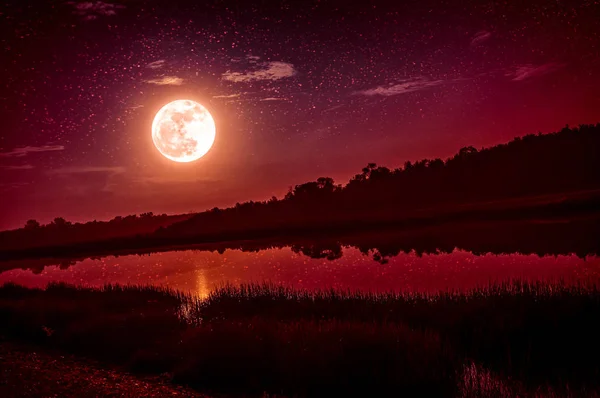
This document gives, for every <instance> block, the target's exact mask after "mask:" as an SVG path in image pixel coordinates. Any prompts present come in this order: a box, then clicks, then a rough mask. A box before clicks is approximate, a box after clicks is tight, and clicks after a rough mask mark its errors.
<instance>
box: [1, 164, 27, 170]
mask: <svg viewBox="0 0 600 398" xmlns="http://www.w3.org/2000/svg"><path fill="white" fill-rule="evenodd" d="M33 168H34V167H33V166H32V165H30V164H21V165H16V166H0V169H1V170H31V169H33Z"/></svg>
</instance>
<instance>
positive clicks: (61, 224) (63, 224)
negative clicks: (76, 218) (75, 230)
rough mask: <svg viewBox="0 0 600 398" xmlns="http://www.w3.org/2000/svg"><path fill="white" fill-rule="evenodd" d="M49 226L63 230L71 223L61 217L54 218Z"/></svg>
mask: <svg viewBox="0 0 600 398" xmlns="http://www.w3.org/2000/svg"><path fill="white" fill-rule="evenodd" d="M51 224H52V225H54V226H55V227H58V228H65V227H68V226H69V225H71V222H69V221H67V220H65V219H64V218H63V217H56V218H55V219H54V220H52V223H51Z"/></svg>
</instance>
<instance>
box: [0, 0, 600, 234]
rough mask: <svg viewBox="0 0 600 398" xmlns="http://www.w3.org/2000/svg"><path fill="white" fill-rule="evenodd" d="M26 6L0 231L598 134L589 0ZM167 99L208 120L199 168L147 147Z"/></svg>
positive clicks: (1, 177) (596, 9) (5, 135)
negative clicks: (568, 133)
mask: <svg viewBox="0 0 600 398" xmlns="http://www.w3.org/2000/svg"><path fill="white" fill-rule="evenodd" d="M34 3H35V2H24V1H16V0H12V1H10V0H9V1H8V2H6V1H5V2H4V3H3V4H2V5H0V17H1V18H2V20H3V22H2V24H1V28H0V30H1V35H0V40H1V41H2V46H1V50H0V51H2V55H1V56H0V70H1V71H2V80H1V81H0V97H1V98H2V101H1V102H0V115H1V120H2V130H1V131H2V132H1V134H0V201H1V205H0V229H7V228H15V227H19V226H21V225H23V224H24V222H25V221H26V220H27V219H29V218H35V219H38V220H39V221H40V222H43V223H46V222H48V221H50V220H51V219H52V218H54V217H57V216H62V217H65V218H67V219H68V220H72V221H87V220H92V219H98V220H104V219H110V218H112V217H114V216H115V215H127V214H133V213H141V212H147V211H153V212H154V213H163V212H164V213H183V212H188V211H190V210H194V211H201V210H204V209H206V208H210V207H214V206H228V205H232V204H234V203H235V202H238V201H240V202H241V201H246V200H250V199H254V200H257V199H261V200H262V199H267V198H269V197H270V196H272V195H276V196H281V195H283V194H284V193H285V192H286V191H287V189H288V187H289V186H290V185H294V184H298V183H302V182H305V181H309V180H314V179H316V178H317V177H320V176H330V177H333V178H335V179H336V181H337V182H338V183H345V182H347V180H348V179H349V178H350V177H351V176H352V175H354V174H355V173H356V172H358V171H359V170H360V169H361V168H362V167H363V166H364V165H365V164H366V163H367V162H376V163H378V164H381V165H386V166H388V167H396V166H399V165H401V164H403V163H404V162H405V161H406V160H416V159H420V158H434V157H442V158H445V157H447V156H450V155H451V154H453V153H454V152H456V151H457V150H458V149H459V148H461V147H464V146H467V145H473V146H475V147H482V146H491V145H494V144H498V143H502V142H506V141H509V140H510V139H512V138H513V137H515V136H520V135H524V134H528V133H537V132H551V131H555V130H559V129H560V128H562V127H563V126H564V125H566V124H569V125H577V124H581V123H596V122H599V121H600V3H599V2H597V1H595V0H582V1H542V0H532V1H504V2H479V1H464V0H460V1H458V0H449V1H446V2H443V3H440V2H439V1H431V0H421V1H404V2H382V1H377V0H376V1H371V2H368V3H362V4H361V5H360V6H359V5H356V6H350V5H349V3H350V2H348V1H283V2H281V1H262V2H252V1H250V2H244V3H243V6H240V5H238V2H234V1H228V0H225V1H210V0H209V1H203V2H198V1H180V0H172V1H168V2H165V1H158V0H140V1H125V0H116V1H114V2H113V1H111V2H103V1H96V2H81V1H77V0H74V1H65V2H62V1H57V2H38V3H39V4H34ZM253 4H255V5H253ZM175 99H192V100H196V101H198V102H200V103H201V104H203V105H204V106H205V107H206V108H208V109H209V110H210V112H211V113H212V115H213V117H214V119H215V122H216V128H217V136H216V141H215V144H214V146H213V147H212V149H211V151H210V152H209V153H208V154H207V155H205V156H204V157H203V158H201V159H200V160H198V161H195V162H191V163H176V162H172V161H170V160H168V159H166V158H164V157H163V156H162V155H161V154H160V153H159V152H158V151H157V150H156V148H155V147H154V145H153V143H152V138H151V124H152V119H153V117H154V115H155V114H156V112H157V111H158V110H159V109H160V108H161V107H162V106H163V105H165V104H166V103H168V102H170V101H172V100H175Z"/></svg>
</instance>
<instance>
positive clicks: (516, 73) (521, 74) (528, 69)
mask: <svg viewBox="0 0 600 398" xmlns="http://www.w3.org/2000/svg"><path fill="white" fill-rule="evenodd" d="M563 66H564V65H562V64H557V63H555V62H550V63H547V64H543V65H538V66H536V65H532V64H527V65H521V66H518V67H516V68H515V69H514V70H513V71H510V72H508V73H506V74H505V76H507V77H512V81H513V82H520V81H523V80H527V79H531V78H533V77H538V76H542V75H546V74H548V73H552V72H556V71H557V70H559V69H560V68H562V67H563Z"/></svg>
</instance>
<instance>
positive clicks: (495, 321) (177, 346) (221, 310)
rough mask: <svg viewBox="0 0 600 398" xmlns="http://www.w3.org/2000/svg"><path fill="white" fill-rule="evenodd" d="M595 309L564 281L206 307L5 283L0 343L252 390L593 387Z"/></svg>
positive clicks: (246, 295) (330, 294) (479, 391)
mask: <svg viewBox="0 0 600 398" xmlns="http://www.w3.org/2000/svg"><path fill="white" fill-rule="evenodd" d="M598 314H600V292H599V290H598V288H597V287H596V286H594V285H583V284H581V285H577V286H572V285H566V284H564V283H561V282H557V283H552V284H542V283H524V282H519V281H514V282H512V283H506V284H500V285H491V286H488V287H484V288H480V289H475V290H472V291H470V292H467V293H458V292H450V293H439V294H433V295H427V294H402V293H381V294H376V293H370V292H352V291H339V290H323V291H311V292H309V291H303V290H295V289H292V288H285V287H281V286H276V285H272V284H248V285H241V286H233V285H225V286H222V287H221V288H219V289H217V290H215V291H214V292H213V293H211V294H210V295H209V297H208V298H206V299H204V300H200V299H198V298H196V297H193V296H191V295H187V294H183V293H181V292H177V291H174V290H170V289H167V288H162V287H153V286H118V285H107V286H105V287H103V288H101V289H89V288H81V287H73V286H66V285H61V284H53V285H49V286H48V288H47V289H46V290H40V289H26V288H23V287H19V286H16V285H11V284H7V285H4V286H2V287H0V334H3V335H5V336H9V337H10V338H17V339H22V340H25V341H29V342H33V343H36V344H40V345H43V346H48V347H53V348H59V349H62V350H66V351H70V352H73V353H77V354H80V355H85V356H89V357H92V358H95V359H98V360H101V361H105V362H107V363H110V364H113V365H119V366H123V367H125V368H127V369H129V370H132V371H137V372H149V373H163V372H168V373H170V374H171V375H172V377H173V380H174V381H176V382H179V383H184V384H188V385H192V386H195V387H197V388H199V389H204V390H209V391H218V392H233V393H241V392H243V393H254V394H257V395H258V394H261V393H262V392H263V391H267V392H269V393H275V394H284V395H285V394H287V395H301V396H304V395H310V396H319V395H323V396H330V395H334V394H338V395H339V394H344V395H379V396H383V395H388V394H387V393H388V392H391V393H393V395H407V396H482V397H483V396H486V397H487V396H503V395H502V394H504V392H506V391H508V390H511V391H513V392H514V391H520V392H519V393H515V394H516V395H514V394H513V395H514V396H517V395H519V396H525V395H526V394H525V395H524V393H523V391H529V392H531V391H533V392H535V391H540V390H539V389H540V386H542V387H543V388H544V389H545V390H544V391H567V387H568V389H569V390H568V391H575V392H578V391H579V392H580V391H593V390H595V389H597V388H598V387H600V385H599V384H600V377H599V376H600V363H599V362H598V360H597V358H600V339H598V337H597V336H599V335H600V317H599V316H598ZM473 363H476V364H477V367H475V368H474V367H473V366H474V365H472V364H473ZM474 369H475V370H474ZM481 369H484V370H481ZM492 374H493V375H494V376H493V377H491V376H490V375H492ZM507 381H510V383H509V382H507ZM465 391H467V392H469V393H468V394H471V395H468V394H467V395H465V394H466V393H465ZM498 394H501V395H498ZM532 394H533V393H532ZM575 395H576V394H575ZM527 396H538V395H527Z"/></svg>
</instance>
